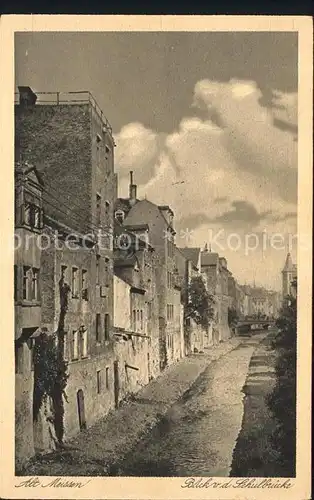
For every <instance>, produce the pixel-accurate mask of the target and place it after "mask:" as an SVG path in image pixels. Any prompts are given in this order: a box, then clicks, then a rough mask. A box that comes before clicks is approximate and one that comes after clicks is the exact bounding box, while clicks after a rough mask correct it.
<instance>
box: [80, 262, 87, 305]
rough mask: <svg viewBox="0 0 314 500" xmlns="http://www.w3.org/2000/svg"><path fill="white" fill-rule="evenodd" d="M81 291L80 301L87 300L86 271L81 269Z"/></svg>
mask: <svg viewBox="0 0 314 500" xmlns="http://www.w3.org/2000/svg"><path fill="white" fill-rule="evenodd" d="M81 289H82V299H84V300H88V294H87V271H86V269H82V280H81Z"/></svg>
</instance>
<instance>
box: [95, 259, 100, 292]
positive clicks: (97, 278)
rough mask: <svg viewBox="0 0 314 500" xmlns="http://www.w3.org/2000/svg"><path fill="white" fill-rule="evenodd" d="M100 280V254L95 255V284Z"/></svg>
mask: <svg viewBox="0 0 314 500" xmlns="http://www.w3.org/2000/svg"><path fill="white" fill-rule="evenodd" d="M99 282H100V255H96V285H99Z"/></svg>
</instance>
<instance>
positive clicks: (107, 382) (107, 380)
mask: <svg viewBox="0 0 314 500" xmlns="http://www.w3.org/2000/svg"><path fill="white" fill-rule="evenodd" d="M106 389H109V368H108V366H107V368H106Z"/></svg>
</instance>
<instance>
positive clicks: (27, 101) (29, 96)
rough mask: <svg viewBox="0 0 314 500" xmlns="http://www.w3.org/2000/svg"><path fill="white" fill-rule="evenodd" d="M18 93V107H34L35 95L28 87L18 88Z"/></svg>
mask: <svg viewBox="0 0 314 500" xmlns="http://www.w3.org/2000/svg"><path fill="white" fill-rule="evenodd" d="M18 89H19V93H20V106H25V107H26V106H35V104H36V101H37V95H36V94H35V93H34V92H33V91H32V89H31V88H30V87H18Z"/></svg>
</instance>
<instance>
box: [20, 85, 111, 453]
mask: <svg viewBox="0 0 314 500" xmlns="http://www.w3.org/2000/svg"><path fill="white" fill-rule="evenodd" d="M33 96H34V94H33V92H32V91H31V89H29V88H28V87H27V88H21V89H20V99H19V103H18V104H17V105H16V106H15V133H16V156H17V158H20V157H22V158H23V159H24V160H25V161H26V160H28V159H30V158H32V161H34V163H35V164H36V165H37V166H38V167H39V169H40V172H41V176H42V178H43V179H44V184H43V186H44V187H43V188H42V206H43V210H44V214H45V215H44V228H43V231H44V233H45V236H46V240H48V242H49V243H48V244H47V245H46V246H45V249H44V250H42V251H41V255H40V268H41V275H40V287H41V318H40V326H41V327H44V328H45V329H47V331H48V332H49V333H50V334H51V335H54V334H55V332H56V331H57V329H58V320H59V317H60V305H61V304H60V295H59V293H58V290H59V284H60V281H61V282H62V283H63V284H67V285H68V287H69V294H68V297H69V300H68V308H67V313H66V316H65V321H64V331H65V336H64V358H65V359H66V360H67V361H68V371H69V379H68V384H67V388H66V394H67V400H68V403H65V416H64V426H65V437H66V438H67V437H70V436H72V435H74V434H75V433H76V432H78V431H79V430H80V429H83V428H85V427H86V426H87V425H90V424H91V423H93V422H94V421H96V420H97V419H98V418H99V417H100V416H102V415H103V414H105V413H106V412H107V411H108V410H109V409H110V408H112V407H113V405H114V401H115V399H114V397H115V387H117V386H118V385H119V380H118V373H117V370H116V363H117V362H118V360H117V359H116V356H117V355H116V354H115V352H114V348H113V347H114V340H113V338H112V319H113V255H112V242H113V236H112V233H113V207H114V203H115V199H116V194H117V178H116V175H115V173H114V160H113V156H114V153H113V150H114V141H113V137H112V130H111V127H110V125H109V123H108V122H107V120H106V119H105V118H104V116H103V114H102V112H101V110H100V109H99V108H98V106H97V104H96V102H95V101H94V99H93V98H92V96H91V95H90V94H86V95H84V96H83V95H79V96H78V95H77V94H75V95H73V94H71V95H68V96H67V98H66V99H65V100H62V99H61V98H60V95H57V99H56V100H54V96H53V95H51V101H49V102H47V101H45V102H42V103H41V104H40V103H38V102H37V103H36V99H34V98H33ZM17 213H18V212H17ZM72 240H74V241H72ZM33 254H34V252H33ZM38 258H39V257H36V259H37V260H38ZM35 264H36V266H38V267H39V265H38V264H37V263H35ZM35 264H34V263H33V266H34V267H35ZM20 316H21V312H20V311H18V314H17V320H16V321H17V324H19V323H18V322H19V321H20V319H19V318H20ZM33 318H35V316H34V309H32V320H33V321H34V319H33ZM36 319H37V318H36ZM38 322H39V317H38ZM17 413H18V412H17ZM44 427H45V422H42V423H41V430H40V432H38V433H37V434H38V436H37V439H35V448H37V449H42V448H47V446H49V443H48V442H47V435H46V434H45V429H44ZM36 441H37V442H36Z"/></svg>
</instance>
